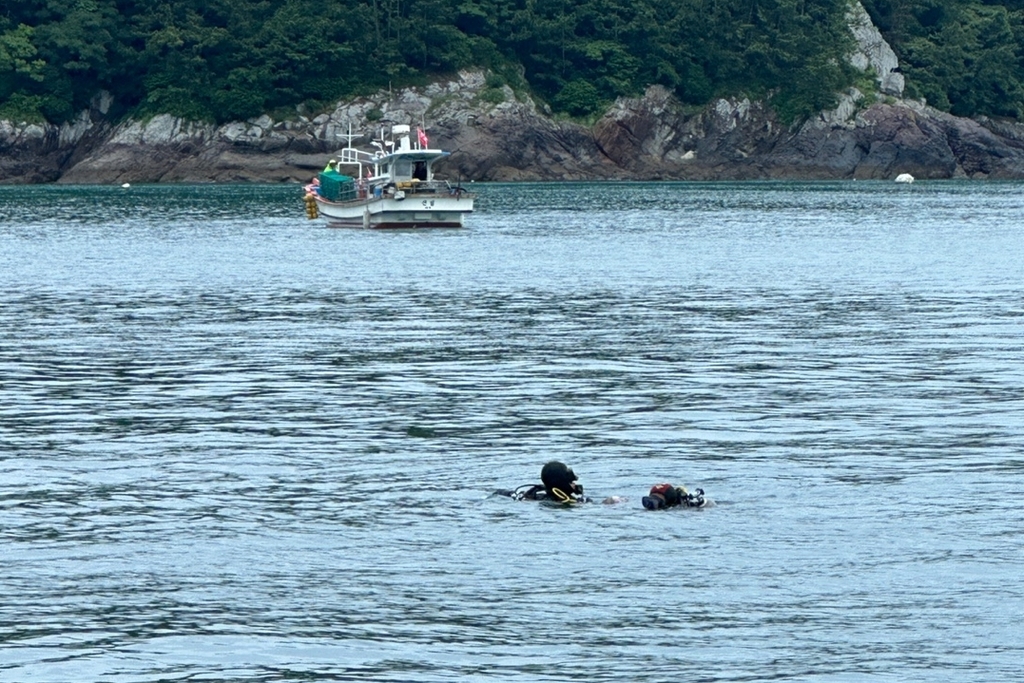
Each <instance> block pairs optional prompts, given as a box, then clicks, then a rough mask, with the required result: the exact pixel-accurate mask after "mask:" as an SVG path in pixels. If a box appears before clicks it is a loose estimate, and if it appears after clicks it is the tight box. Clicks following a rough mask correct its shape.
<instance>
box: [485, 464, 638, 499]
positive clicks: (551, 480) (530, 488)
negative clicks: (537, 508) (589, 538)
mask: <svg viewBox="0 0 1024 683" xmlns="http://www.w3.org/2000/svg"><path fill="white" fill-rule="evenodd" d="M540 480H541V481H542V482H543V483H541V484H523V485H522V486H520V487H518V488H515V489H512V490H508V489H499V490H497V491H495V492H494V495H496V496H508V497H509V498H511V499H512V500H541V501H549V502H552V503H561V504H562V505H576V504H578V503H592V502H594V501H593V499H592V498H589V497H588V496H585V495H583V486H582V485H581V484H580V483H579V482H578V478H577V477H576V473H575V472H573V471H572V468H571V467H567V466H566V465H565V464H564V463H561V462H558V461H557V460H552V461H551V462H549V463H547V464H546V465H544V467H543V468H541V471H540ZM624 500H625V498H621V497H618V496H612V497H610V498H605V499H604V500H602V501H601V502H602V503H606V504H612V503H621V502H623V501H624Z"/></svg>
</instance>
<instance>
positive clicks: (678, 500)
mask: <svg viewBox="0 0 1024 683" xmlns="http://www.w3.org/2000/svg"><path fill="white" fill-rule="evenodd" d="M640 502H641V503H643V505H644V507H645V508H647V509H648V510H661V509H662V508H672V507H677V506H682V507H688V508H702V507H704V506H705V505H707V504H708V500H707V499H706V498H704V489H697V490H696V491H694V492H693V493H690V492H689V491H687V490H686V489H685V488H683V487H682V486H673V485H672V484H655V485H654V486H652V487H651V492H650V493H648V494H647V495H646V496H644V497H643V499H641V501H640Z"/></svg>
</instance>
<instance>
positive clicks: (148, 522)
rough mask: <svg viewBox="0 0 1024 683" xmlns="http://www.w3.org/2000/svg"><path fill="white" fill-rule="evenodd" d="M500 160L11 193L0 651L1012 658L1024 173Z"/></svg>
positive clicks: (704, 674)
mask: <svg viewBox="0 0 1024 683" xmlns="http://www.w3.org/2000/svg"><path fill="white" fill-rule="evenodd" d="M478 190H479V193H480V197H479V200H478V207H479V211H478V212H477V213H475V214H474V215H473V216H472V217H471V218H470V219H469V221H468V227H467V228H465V229H462V230H437V231H419V232H371V231H361V230H334V229H329V228H326V227H324V226H322V225H321V224H319V223H316V222H309V221H306V220H305V217H304V216H303V213H302V206H301V202H300V201H299V199H298V196H297V192H296V190H295V188H293V187H278V186H202V187H199V186H196V187H156V186H150V187H146V186H140V187H133V188H131V189H128V190H122V189H121V188H82V187H32V188H11V187H4V188H0V680H2V681H12V682H14V681H17V682H25V683H39V682H44V681H45V682H51V681H52V682H55V683H56V682H67V681H73V682H75V683H80V682H84V681H104V682H114V683H121V682H125V683H127V682H131V683H136V682H142V681H252V680H310V681H331V680H372V681H452V680H479V681H485V680H486V681H510V680H521V681H556V680H557V681H562V680H565V681H569V680H578V681H638V680H650V681H670V680H672V681H674V680H697V681H764V680H769V679H782V680H802V681H861V680H886V681H946V680H949V681H953V680H955V681H978V682H979V683H980V682H985V683H991V682H994V681H1009V680H1021V678H1020V676H1021V674H1020V671H1021V668H1020V662H1021V661H1024V636H1021V633H1024V496H1022V491H1024V265H1022V264H1024V186H1022V185H1019V184H980V183H963V184H958V183H952V182H947V183H916V184H914V185H912V186H898V185H895V184H889V183H862V182H857V183H835V184H782V183H780V184H657V185H643V184H574V185H529V184H528V185H491V184H487V185H481V186H479V187H478ZM549 459H560V460H563V461H565V462H567V463H569V464H570V465H572V466H573V467H574V468H575V470H576V472H577V473H578V474H579V475H580V478H581V481H582V483H583V484H584V485H585V487H586V489H587V491H588V493H591V494H593V495H594V496H597V497H603V496H606V495H620V496H626V497H627V498H628V500H627V501H626V502H625V503H622V504H620V505H597V504H595V505H589V506H581V507H577V508H574V509H561V508H550V507H544V506H541V505H538V504H536V503H525V502H524V503H516V502H513V501H511V500H509V499H507V498H500V497H492V496H489V494H490V493H491V492H492V491H493V490H494V489H497V488H502V487H508V488H511V487H514V486H516V485H519V484H524V483H531V482H534V481H537V480H538V478H539V472H540V467H541V465H543V463H544V462H546V461H547V460H549ZM660 481H671V482H673V483H675V484H678V485H686V486H689V487H697V486H699V487H702V488H704V490H705V491H706V492H707V494H708V495H709V496H710V497H712V498H713V499H714V500H715V502H716V503H717V505H715V506H714V507H711V508H706V509H703V510H697V511H692V510H691V511H685V510H684V511H678V510H670V511H662V512H648V511H645V510H644V509H643V508H642V507H641V505H640V497H641V496H642V495H643V494H644V493H645V492H646V490H647V489H648V488H649V487H650V486H651V485H652V484H655V483H658V482H660Z"/></svg>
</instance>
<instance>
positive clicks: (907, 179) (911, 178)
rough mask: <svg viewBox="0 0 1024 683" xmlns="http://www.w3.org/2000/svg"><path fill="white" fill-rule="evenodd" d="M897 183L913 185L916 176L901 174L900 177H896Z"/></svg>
mask: <svg viewBox="0 0 1024 683" xmlns="http://www.w3.org/2000/svg"><path fill="white" fill-rule="evenodd" d="M896 182H897V183H912V182H914V176H912V175H910V174H909V173H900V174H899V175H898V176H896Z"/></svg>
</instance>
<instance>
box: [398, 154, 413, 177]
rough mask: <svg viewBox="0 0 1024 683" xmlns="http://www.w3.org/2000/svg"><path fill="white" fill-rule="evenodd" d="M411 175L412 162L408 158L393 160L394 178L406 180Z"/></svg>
mask: <svg viewBox="0 0 1024 683" xmlns="http://www.w3.org/2000/svg"><path fill="white" fill-rule="evenodd" d="M411 177H412V162H411V161H409V160H408V159H396V160H395V178H396V179H402V180H407V179H409V178H411Z"/></svg>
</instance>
